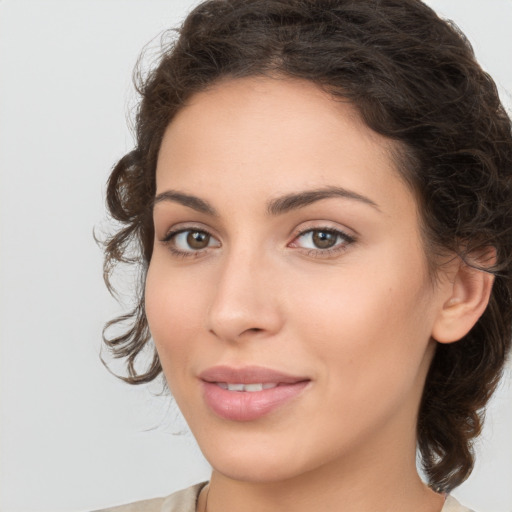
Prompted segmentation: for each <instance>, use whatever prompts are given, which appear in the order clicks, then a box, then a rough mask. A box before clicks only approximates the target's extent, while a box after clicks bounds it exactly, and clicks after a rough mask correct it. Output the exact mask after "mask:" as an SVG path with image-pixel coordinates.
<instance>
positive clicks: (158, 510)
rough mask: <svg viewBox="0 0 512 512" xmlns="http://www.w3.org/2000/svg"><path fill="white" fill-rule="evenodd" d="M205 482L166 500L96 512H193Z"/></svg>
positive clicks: (160, 499)
mask: <svg viewBox="0 0 512 512" xmlns="http://www.w3.org/2000/svg"><path fill="white" fill-rule="evenodd" d="M206 483H207V482H201V483H200V484H196V485H193V486H191V487H187V488H186V489H182V490H181V491H177V492H175V493H173V494H171V495H170V496H167V497H166V498H154V499H151V500H143V501H137V502H135V503H128V504H127V505H121V506H119V507H110V508H105V509H101V510H97V511H96V512H195V510H196V501H197V497H198V496H199V493H200V492H201V489H202V488H203V487H204V486H205V485H206Z"/></svg>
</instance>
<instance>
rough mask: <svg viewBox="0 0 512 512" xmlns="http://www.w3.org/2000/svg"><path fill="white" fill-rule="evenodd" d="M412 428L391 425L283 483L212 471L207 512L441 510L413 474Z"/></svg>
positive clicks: (439, 503)
mask: <svg viewBox="0 0 512 512" xmlns="http://www.w3.org/2000/svg"><path fill="white" fill-rule="evenodd" d="M397 423H398V424H400V426H401V428H400V427H398V424H397ZM415 427H416V418H411V419H410V421H409V422H407V421H406V422H404V421H403V418H402V419H399V420H398V422H396V423H395V422H394V421H391V422H390V424H389V425H386V426H383V428H382V429H381V430H379V432H377V433H376V435H375V436H374V438H373V439H371V438H368V437H367V438H366V439H365V444H364V446H355V447H352V450H351V453H344V454H343V455H342V456H340V457H337V458H335V459H333V460H332V461H331V462H329V463H327V464H323V465H321V466H319V467H316V468H314V469H312V470H310V471H307V472H304V473H301V474H298V475H296V476H292V477H291V478H288V479H286V480H277V481H276V480H272V479H270V478H269V479H265V480H264V481H262V480H261V479H259V480H258V481H240V480H237V479H236V475H229V476H228V475H225V474H221V473H220V472H218V471H213V474H212V478H211V483H210V489H209V496H208V509H207V512H232V511H236V512H278V511H282V510H292V511H293V512H313V511H317V510H322V511H324V512H339V511H340V505H341V504H342V506H343V512H381V511H389V510H393V512H410V511H411V510H414V511H415V512H439V511H440V510H441V509H442V507H443V503H444V497H443V496H441V495H439V494H436V493H435V492H434V491H432V490H431V489H429V488H428V487H427V486H426V485H425V484H424V483H423V482H422V481H421V479H420V478H419V476H418V473H417V470H416V435H415ZM198 510H203V509H201V508H198Z"/></svg>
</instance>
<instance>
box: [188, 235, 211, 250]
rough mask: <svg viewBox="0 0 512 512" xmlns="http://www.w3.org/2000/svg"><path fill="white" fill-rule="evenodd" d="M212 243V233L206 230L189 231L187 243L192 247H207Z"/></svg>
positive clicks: (196, 248)
mask: <svg viewBox="0 0 512 512" xmlns="http://www.w3.org/2000/svg"><path fill="white" fill-rule="evenodd" d="M209 243H210V235H209V234H208V233H205V232H204V231H189V232H188V234H187V244H188V246H189V247H190V248H191V249H195V250H200V249H206V247H208V245H209Z"/></svg>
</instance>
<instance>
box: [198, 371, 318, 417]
mask: <svg viewBox="0 0 512 512" xmlns="http://www.w3.org/2000/svg"><path fill="white" fill-rule="evenodd" d="M199 378H200V379H201V380H202V382H203V391H204V399H205V402H206V405H207V406H208V407H209V408H210V409H211V410H212V411H213V412H214V413H215V414H216V415H218V416H220V417H222V418H224V419H227V420H231V421H253V420H256V419H259V418H261V417H263V416H265V415H267V414H270V413H271V412H273V411H274V410H276V409H278V408H281V407H283V406H285V405H286V404H287V403H288V402H290V401H292V400H293V399H294V398H296V397H297V396H298V395H300V394H301V393H302V391H303V390H304V389H305V388H306V387H307V386H308V384H309V383H310V379H308V378H307V377H301V376H293V375H289V374H285V373H281V372H278V371H275V370H272V369H269V368H264V367H259V366H246V367H243V368H232V367H228V366H215V367H212V368H209V369H207V370H205V371H204V372H202V373H201V374H200V375H199Z"/></svg>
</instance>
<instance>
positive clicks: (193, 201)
mask: <svg viewBox="0 0 512 512" xmlns="http://www.w3.org/2000/svg"><path fill="white" fill-rule="evenodd" d="M162 201H171V202H173V203H179V204H182V205H183V206H187V207H188V208H192V209H193V210H196V211H198V212H200V213H205V214H207V215H211V216H212V217H218V213H217V211H216V210H215V208H214V207H213V206H212V205H211V204H210V203H209V202H208V201H205V200H204V199H201V198H199V197H197V196H193V195H190V194H185V193H183V192H177V191H176V190H166V191H165V192H162V193H161V194H158V195H157V196H156V197H155V199H154V200H153V206H155V205H156V204H158V203H161V202H162Z"/></svg>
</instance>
